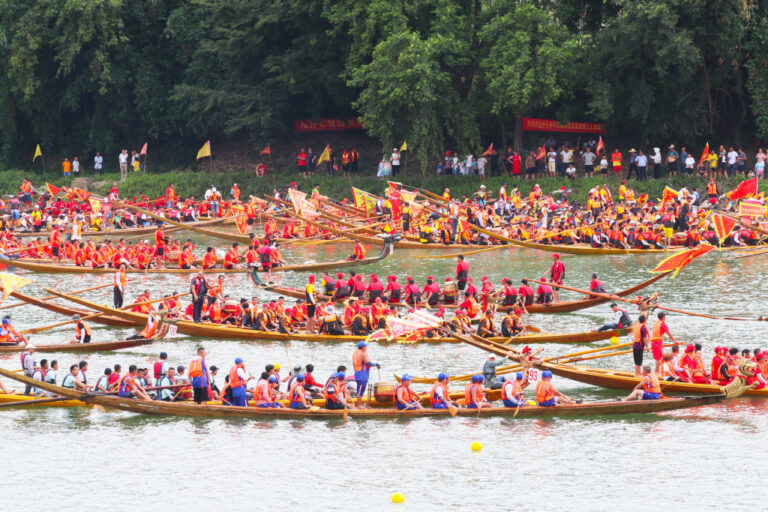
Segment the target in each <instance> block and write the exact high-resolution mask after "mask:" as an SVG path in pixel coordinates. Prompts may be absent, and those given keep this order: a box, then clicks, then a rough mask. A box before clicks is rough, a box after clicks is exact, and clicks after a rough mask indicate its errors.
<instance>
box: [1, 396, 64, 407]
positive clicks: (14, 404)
mask: <svg viewBox="0 0 768 512" xmlns="http://www.w3.org/2000/svg"><path fill="white" fill-rule="evenodd" d="M65 400H73V399H72V398H67V397H66V396H58V397H55V398H41V399H39V400H27V401H19V402H7V403H4V404H0V407H19V406H24V405H38V404H49V403H51V402H63V401H65Z"/></svg>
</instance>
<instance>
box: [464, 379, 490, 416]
mask: <svg viewBox="0 0 768 512" xmlns="http://www.w3.org/2000/svg"><path fill="white" fill-rule="evenodd" d="M482 384H483V376H482V375H480V374H477V375H473V376H472V378H471V379H470V382H468V383H467V385H466V387H465V388H464V404H465V405H466V406H467V408H469V409H478V408H479V409H482V408H484V407H486V408H490V407H493V406H492V405H491V403H490V402H488V401H486V399H485V393H483V385H482Z"/></svg>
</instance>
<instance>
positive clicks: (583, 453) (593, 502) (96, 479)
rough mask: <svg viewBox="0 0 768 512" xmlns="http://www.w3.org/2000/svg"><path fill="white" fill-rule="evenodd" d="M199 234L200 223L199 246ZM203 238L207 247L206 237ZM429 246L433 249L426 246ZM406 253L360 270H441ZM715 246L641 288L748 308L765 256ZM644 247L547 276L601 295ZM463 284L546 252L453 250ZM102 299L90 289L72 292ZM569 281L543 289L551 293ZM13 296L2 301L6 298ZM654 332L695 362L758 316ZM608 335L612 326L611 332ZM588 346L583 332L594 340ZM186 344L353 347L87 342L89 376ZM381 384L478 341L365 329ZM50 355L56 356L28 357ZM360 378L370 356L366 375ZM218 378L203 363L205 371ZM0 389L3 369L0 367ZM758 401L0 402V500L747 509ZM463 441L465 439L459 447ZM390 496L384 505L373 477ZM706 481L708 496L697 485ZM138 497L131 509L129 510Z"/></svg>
mask: <svg viewBox="0 0 768 512" xmlns="http://www.w3.org/2000/svg"><path fill="white" fill-rule="evenodd" d="M206 242H208V241H206V240H203V239H201V240H200V244H201V245H204V244H205V243H206ZM219 245H222V244H221V243H219ZM348 252H350V247H349V246H339V247H334V246H332V245H324V246H319V247H317V248H313V249H304V250H302V251H296V252H293V253H291V252H290V251H287V259H289V260H292V261H327V260H333V259H339V258H341V257H344V256H346V254H347V253H348ZM438 253H439V252H438ZM422 254H427V253H426V252H425V251H405V250H403V251H396V252H395V255H394V256H392V257H390V258H388V259H386V260H384V261H383V262H380V263H377V264H375V265H372V266H369V267H365V268H362V267H361V270H362V271H364V272H366V273H370V272H376V273H377V274H378V275H379V276H382V275H387V274H391V273H396V274H398V275H399V276H405V275H412V276H414V277H416V278H417V279H418V280H419V281H420V282H423V281H424V279H425V276H427V275H428V274H432V275H435V276H438V277H442V278H444V276H446V275H448V274H452V273H453V269H454V266H455V262H454V260H452V259H444V260H427V259H416V258H415V256H417V255H422ZM732 256H733V254H731V253H722V254H712V253H710V254H709V255H707V256H705V257H703V258H700V259H699V260H697V261H696V262H694V263H693V264H691V265H690V266H689V267H688V268H687V269H685V270H684V271H683V272H682V273H681V274H680V275H679V277H678V278H677V279H675V280H671V279H668V278H667V279H664V280H662V281H660V282H659V283H658V284H657V285H655V287H654V288H653V289H654V290H656V291H659V292H661V293H662V303H663V304H664V305H666V306H669V307H674V308H679V309H685V310H689V311H695V312H699V313H707V314H712V315H726V316H728V315H731V316H735V315H741V316H751V317H757V316H760V315H768V304H766V301H765V299H764V293H763V286H764V283H765V281H766V277H768V267H766V265H765V263H766V258H768V255H766V256H757V257H754V258H747V259H743V260H739V261H729V259H730V258H731V257H732ZM657 259H660V258H657V257H655V256H652V255H642V256H602V257H584V256H564V258H563V260H564V262H565V265H566V269H567V273H566V284H570V285H572V286H576V287H581V288H585V287H588V283H589V278H590V275H591V273H592V272H598V273H599V274H600V277H601V278H602V279H603V281H604V282H605V284H606V287H607V288H608V289H609V290H610V291H617V290H620V289H624V288H627V287H629V286H631V285H633V284H636V283H638V282H640V281H643V280H645V279H647V278H648V277H649V274H648V273H647V271H648V270H649V269H651V268H653V266H654V265H655V263H656V261H657ZM469 261H470V268H471V275H472V276H473V277H474V278H475V280H476V281H477V282H478V283H479V280H480V277H481V276H483V275H487V276H488V277H490V278H491V279H492V280H493V281H494V283H498V282H500V280H501V278H503V277H510V278H512V279H513V280H514V281H516V282H517V281H519V279H521V278H524V277H533V278H535V277H537V276H540V275H541V274H542V273H543V272H544V271H545V270H546V268H547V267H548V265H549V263H550V261H551V256H550V255H549V254H544V253H537V252H531V251H521V250H516V249H505V250H500V251H493V252H489V253H484V254H478V255H476V256H472V257H469ZM29 276H30V277H31V278H32V279H33V280H34V283H35V284H34V285H31V286H29V287H27V288H26V289H25V290H24V291H25V293H30V294H34V295H38V296H42V295H44V294H45V292H44V291H43V290H42V287H44V286H45V287H55V288H58V289H61V290H73V289H78V288H85V287H87V286H93V285H96V284H99V283H107V282H109V281H110V280H111V276H98V275H85V276H77V277H73V276H56V275H42V274H40V275H29ZM130 277H131V278H133V279H135V281H134V282H131V283H129V293H128V296H129V298H130V299H133V298H135V296H136V295H138V294H139V293H140V292H141V291H143V290H144V289H149V290H150V291H151V293H152V296H153V297H159V296H161V295H162V294H166V293H170V292H172V291H179V292H180V291H183V290H186V288H187V287H188V279H187V278H186V277H181V276H171V275H167V276H153V275H147V276H143V275H135V276H130ZM305 280H306V274H294V273H289V274H287V275H285V276H283V277H282V282H283V284H284V285H288V286H297V287H301V286H303V284H304V282H305ZM225 292H226V293H229V294H230V295H232V296H235V297H240V296H243V297H250V296H251V295H254V294H255V295H257V296H259V297H260V298H262V299H264V300H267V299H268V298H269V297H271V296H270V295H268V294H266V293H264V292H261V291H255V289H254V288H253V287H252V286H251V284H250V283H249V281H248V279H247V277H246V276H245V275H240V276H233V277H227V279H226V282H225ZM84 297H86V298H90V299H93V300H98V301H100V302H105V303H109V302H111V290H109V288H107V289H104V290H98V291H95V292H91V293H86V294H84ZM568 297H571V298H575V294H571V295H567V294H566V293H563V298H564V299H566V298H568ZM12 301H13V299H9V303H12ZM11 311H12V312H13V318H14V322H15V324H16V325H17V327H18V328H20V329H23V328H28V327H32V326H40V325H45V324H49V323H54V322H56V321H61V320H63V318H62V317H61V316H57V315H55V314H53V313H50V312H47V311H44V310H40V309H37V308H34V307H31V306H24V307H19V308H15V309H12V310H11ZM609 314H610V311H609V308H608V307H607V305H605V306H599V307H596V308H592V309H589V310H584V311H579V312H576V313H573V314H568V315H534V316H533V317H532V318H531V323H533V324H534V325H536V326H538V327H540V328H541V329H542V330H543V331H545V332H580V331H585V330H590V329H594V328H596V327H597V326H599V325H600V324H601V323H602V322H604V320H605V319H606V318H607V317H608V316H609ZM668 323H669V324H670V328H671V330H672V332H673V334H674V335H675V336H676V337H677V338H678V339H679V340H684V341H686V342H700V343H702V344H704V347H705V350H706V353H705V360H706V361H708V360H709V358H710V357H711V348H712V347H713V346H714V345H721V344H723V345H729V346H738V347H740V348H763V349H765V348H768V341H767V340H766V336H765V334H766V330H767V329H768V326H767V325H766V324H765V323H759V322H726V321H715V320H707V319H704V318H696V317H691V316H683V315H670V317H669V321H668ZM129 333H130V330H125V329H116V328H108V327H102V326H95V330H94V340H95V341H100V340H102V341H103V340H111V339H119V338H120V337H123V336H124V335H127V334H129ZM68 336H70V330H69V327H64V328H59V329H56V330H52V331H48V332H46V333H44V334H41V335H38V336H35V337H34V342H35V343H38V344H43V343H56V342H60V341H62V340H63V339H65V338H66V337H68ZM625 341H626V340H625ZM604 343H605V342H599V343H595V344H593V346H594V347H597V346H600V345H601V344H604ZM198 345H203V346H205V347H206V349H207V351H208V360H209V361H210V363H211V364H216V365H217V366H220V367H222V368H226V369H228V368H229V367H230V366H231V364H232V361H233V359H234V358H235V357H243V358H244V359H245V361H246V365H247V367H248V369H249V370H250V371H252V372H254V373H255V372H256V371H258V370H260V369H261V368H262V367H263V366H264V365H265V364H268V363H275V362H279V363H281V364H282V365H283V367H284V368H287V367H288V362H289V358H290V361H291V363H293V364H302V365H305V364H307V363H313V364H314V365H315V368H316V370H315V374H316V376H317V377H318V380H324V379H325V377H326V376H327V375H328V373H330V372H331V371H333V370H334V369H335V367H336V366H337V365H339V364H346V365H347V366H350V364H351V355H352V351H353V350H354V347H353V346H352V345H350V344H343V343H312V342H301V341H294V342H290V343H281V342H247V341H227V340H224V341H222V340H205V339H199V338H198V339H194V338H184V337H180V338H176V339H171V340H163V341H162V342H159V343H156V344H153V345H150V346H145V347H139V348H136V349H132V350H126V351H120V352H117V353H103V354H89V355H84V356H83V358H84V359H85V360H87V361H88V362H89V363H90V370H89V379H90V380H95V378H96V376H97V375H99V374H100V373H101V372H102V371H103V369H104V368H105V367H106V366H112V365H113V364H114V363H121V364H122V365H123V367H126V366H128V365H129V364H133V363H136V364H139V365H145V366H148V367H149V366H150V364H151V362H152V361H153V360H154V358H155V357H156V356H157V354H158V353H159V352H160V351H166V352H168V355H169V361H170V362H171V363H172V364H174V365H177V364H184V365H188V363H189V361H190V360H191V358H192V357H193V355H194V350H195V348H196V347H197V346H198ZM584 348H585V347H584V346H583V345H576V346H569V345H564V344H563V345H559V344H558V345H548V346H546V351H545V355H548V356H549V355H554V354H564V353H569V352H575V351H577V350H583V349H584ZM369 351H370V353H371V357H372V359H373V360H374V361H375V362H379V363H381V366H382V378H383V380H391V378H392V377H391V376H392V373H403V372H408V373H411V374H415V375H436V374H437V373H438V372H440V371H445V372H448V373H449V374H464V373H469V372H471V371H477V370H479V369H480V368H481V366H482V363H483V361H484V359H485V354H484V353H483V352H482V351H480V350H478V349H475V348H473V347H469V346H466V345H462V344H441V345H431V346H426V345H400V344H388V345H372V346H371V347H369ZM42 357H46V358H48V359H51V358H55V359H58V361H59V364H60V377H59V378H60V379H61V377H63V375H64V373H63V372H64V368H65V367H68V366H69V365H70V364H72V363H74V362H77V361H78V360H79V359H78V356H77V355H74V354H44V355H38V359H40V358H42ZM594 364H595V365H599V366H602V367H612V368H625V369H629V368H631V365H632V361H631V355H628V356H619V357H617V358H605V359H599V360H596V361H595V362H594ZM0 366H2V367H3V368H9V369H16V368H19V366H20V365H19V357H18V355H10V356H2V357H0ZM376 378H377V375H376V373H375V372H374V374H373V380H376ZM219 380H220V381H223V376H221V375H220V377H219ZM4 382H5V383H6V385H8V384H9V382H8V381H7V380H6V381H4ZM555 383H556V385H557V386H558V387H559V388H560V389H562V390H563V391H565V392H566V393H568V394H570V395H573V396H578V397H582V398H584V399H586V400H590V399H610V398H613V397H616V396H620V395H621V394H622V392H619V391H610V390H602V389H599V388H595V387H590V386H586V385H582V384H579V383H574V382H569V381H566V380H563V379H558V378H555ZM766 426H768V400H761V399H754V398H742V399H739V400H735V401H732V402H729V403H726V404H723V405H718V406H712V407H707V408H698V409H690V410H682V411H673V412H668V413H664V414H658V415H629V416H623V417H593V418H565V419H559V418H555V419H546V420H537V419H511V418H482V419H475V418H467V417H457V418H440V419H430V418H420V419H412V420H399V421H385V420H367V421H359V420H354V419H350V420H349V421H347V422H343V421H293V420H274V421H246V420H241V421H237V420H235V421H232V420H228V421H224V420H198V419H177V418H169V417H150V416H140V415H136V414H130V413H124V412H114V411H105V410H103V409H101V408H69V409H65V408H49V409H38V410H19V409H5V410H2V411H0V434H1V435H2V436H3V437H4V442H3V449H2V453H3V461H4V464H3V480H4V483H5V486H4V492H3V493H2V497H0V509H3V510H21V509H24V510H40V509H44V508H45V509H51V508H53V509H56V510H72V509H75V508H77V509H79V510H95V509H97V508H103V507H107V506H108V507H109V508H110V509H113V510H128V509H130V510H136V509H141V510H154V509H158V508H160V507H161V506H162V507H163V508H165V509H174V510H180V509H187V510H212V509H215V508H220V507H222V506H225V507H226V506H230V507H235V508H238V509H241V510H257V509H264V508H267V507H269V508H272V509H285V508H287V507H291V506H298V507H301V508H302V509H303V510H338V509H342V508H344V509H350V508H355V509H358V508H360V509H362V508H368V507H376V509H379V508H380V507H381V508H384V509H387V510H389V509H392V510H446V509H447V510H467V509H470V508H478V507H483V508H485V509H498V510H608V509H616V508H617V507H621V509H624V510H649V509H654V510H658V509H659V507H661V508H662V509H669V508H672V507H674V508H675V509H678V510H711V509H714V508H716V507H717V508H722V507H726V509H729V510H733V509H738V508H742V507H747V506H750V507H755V506H757V507H759V508H764V507H763V506H762V505H763V504H764V502H765V498H764V496H763V483H764V481H765V477H766V471H765V470H764V467H765V463H766V455H768V449H766V448H765V439H766V437H765V431H766ZM473 441H480V442H481V443H482V444H483V450H482V451H480V452H472V451H471V450H470V444H471V443H472V442H473ZM396 491H398V492H401V493H403V494H404V496H405V503H404V504H403V505H393V504H391V503H390V497H391V495H392V493H393V492H396ZM715 491H717V492H715ZM147 507H149V508H147Z"/></svg>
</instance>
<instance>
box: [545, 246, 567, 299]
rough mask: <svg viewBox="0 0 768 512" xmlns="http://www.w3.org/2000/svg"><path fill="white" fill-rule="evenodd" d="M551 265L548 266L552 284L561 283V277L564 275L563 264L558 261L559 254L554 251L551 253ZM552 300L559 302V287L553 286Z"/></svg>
mask: <svg viewBox="0 0 768 512" xmlns="http://www.w3.org/2000/svg"><path fill="white" fill-rule="evenodd" d="M552 259H553V260H554V261H553V262H552V266H551V267H550V268H549V278H550V282H551V283H552V284H563V278H564V277H565V265H563V262H562V261H560V255H559V254H558V253H555V254H553V255H552ZM553 299H554V302H560V288H558V287H555V290H554V292H553Z"/></svg>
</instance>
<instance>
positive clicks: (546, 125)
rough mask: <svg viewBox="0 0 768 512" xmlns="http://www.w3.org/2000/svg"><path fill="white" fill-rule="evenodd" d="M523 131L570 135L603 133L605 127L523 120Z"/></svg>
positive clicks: (530, 118)
mask: <svg viewBox="0 0 768 512" xmlns="http://www.w3.org/2000/svg"><path fill="white" fill-rule="evenodd" d="M523 130H527V131H529V132H570V133H605V125H603V124H600V123H577V122H571V123H568V124H560V123H558V122H557V121H556V120H555V119H537V118H535V117H524V118H523Z"/></svg>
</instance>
